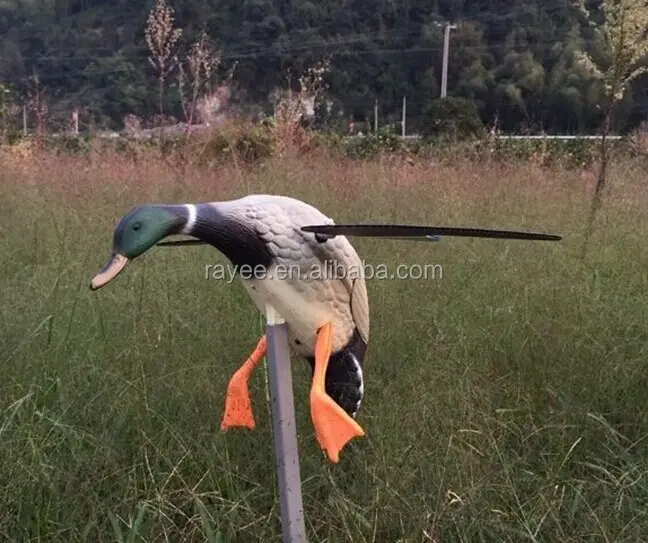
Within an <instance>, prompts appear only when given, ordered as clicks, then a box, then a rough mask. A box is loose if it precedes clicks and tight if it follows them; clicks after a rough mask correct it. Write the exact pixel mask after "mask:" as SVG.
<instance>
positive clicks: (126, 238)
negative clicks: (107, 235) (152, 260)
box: [90, 205, 187, 290]
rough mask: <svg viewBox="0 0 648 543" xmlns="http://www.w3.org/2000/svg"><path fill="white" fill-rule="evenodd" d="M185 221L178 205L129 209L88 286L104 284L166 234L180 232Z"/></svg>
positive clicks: (183, 209)
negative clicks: (99, 267) (106, 256)
mask: <svg viewBox="0 0 648 543" xmlns="http://www.w3.org/2000/svg"><path fill="white" fill-rule="evenodd" d="M186 222H187V211H186V208H185V206H182V205H146V206H141V207H136V208H135V209H133V210H132V211H131V212H130V213H128V214H127V215H125V216H124V217H122V218H121V219H120V220H119V222H118V223H117V226H116V227H115V233H114V236H113V249H112V255H111V257H110V259H109V260H108V262H107V263H106V265H105V266H104V267H103V269H102V270H101V271H100V272H99V273H98V274H97V275H96V276H95V277H94V279H93V280H92V283H91V284H90V288H91V289H92V290H96V289H98V288H100V287H102V286H104V285H106V284H108V283H109V282H110V281H112V280H113V279H114V278H115V277H117V275H119V273H120V272H121V271H122V270H123V269H124V267H125V266H126V264H128V262H129V261H130V260H132V259H134V258H137V257H138V256H140V255H141V254H142V253H144V252H146V251H147V250H148V249H150V248H151V247H153V245H155V244H156V243H158V242H159V241H160V240H162V239H163V238H165V237H166V236H169V235H172V234H176V233H178V232H180V230H181V229H182V228H183V226H184V225H185V224H186Z"/></svg>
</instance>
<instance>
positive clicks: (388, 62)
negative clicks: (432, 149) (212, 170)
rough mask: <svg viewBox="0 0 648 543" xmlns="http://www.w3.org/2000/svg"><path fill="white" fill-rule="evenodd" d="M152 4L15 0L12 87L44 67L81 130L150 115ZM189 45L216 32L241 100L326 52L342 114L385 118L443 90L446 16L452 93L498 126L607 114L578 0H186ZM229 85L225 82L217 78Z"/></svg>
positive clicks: (6, 35)
mask: <svg viewBox="0 0 648 543" xmlns="http://www.w3.org/2000/svg"><path fill="white" fill-rule="evenodd" d="M152 7H153V2H152V1H147V2H141V1H137V0H43V1H38V2H37V1H34V0H31V1H30V0H2V1H1V2H0V82H1V83H3V84H4V85H6V86H10V87H11V88H12V89H13V90H14V96H15V99H14V102H15V103H19V102H21V101H22V99H23V98H22V97H24V96H25V95H26V94H27V86H28V83H29V81H28V79H29V77H30V76H33V75H34V74H37V75H38V78H39V81H40V83H41V84H42V86H43V88H44V89H45V92H46V96H47V100H48V104H49V111H48V115H49V116H50V117H51V118H52V119H57V118H58V119H59V120H60V119H69V116H70V112H71V111H72V110H73V109H74V108H75V107H79V108H80V109H81V110H82V111H83V115H82V117H83V118H82V125H83V126H86V125H87V124H88V123H89V122H90V121H93V122H94V123H96V124H97V125H99V126H113V127H121V126H122V123H123V118H124V116H125V115H126V114H129V113H131V114H135V115H138V116H141V117H143V118H150V117H151V116H152V115H153V114H155V112H156V111H157V110H158V109H159V107H158V86H157V83H156V81H157V80H156V74H155V70H154V69H153V67H152V66H151V64H150V62H149V60H148V55H149V51H148V47H147V43H146V39H145V33H144V30H145V27H146V22H147V16H148V14H149V12H150V10H151V9H152ZM173 7H174V8H175V10H176V12H175V18H176V20H175V24H176V26H177V27H179V28H181V29H182V30H183V32H182V35H181V37H180V40H179V42H178V43H179V45H180V47H184V48H186V46H187V44H188V43H190V42H191V41H192V40H194V39H196V38H197V36H198V34H199V32H200V30H201V29H202V28H205V29H206V30H207V32H208V34H209V37H210V38H211V39H212V40H213V42H214V44H215V47H217V48H218V49H219V50H220V51H221V63H220V67H219V70H218V71H217V72H218V73H216V74H215V75H214V77H215V78H216V77H218V76H220V77H225V76H226V75H227V74H228V73H230V72H231V73H232V82H233V84H234V88H235V92H234V95H233V98H234V99H235V100H236V101H238V102H241V103H256V104H259V103H263V102H266V101H267V100H268V95H269V93H270V92H271V91H272V90H273V89H274V88H275V87H277V86H279V87H285V86H286V85H287V77H286V75H287V74H288V72H289V71H290V72H291V73H292V74H294V75H293V77H292V78H291V81H292V86H293V87H295V86H296V85H297V76H298V75H299V74H301V73H303V71H304V70H305V69H306V68H307V67H309V66H312V65H313V64H314V63H315V62H316V61H318V60H320V59H321V58H323V57H324V56H326V55H329V56H330V58H331V65H332V69H331V72H330V74H329V75H328V76H327V82H328V84H329V89H330V90H329V96H330V97H331V100H332V110H331V113H330V115H332V116H333V117H336V116H337V117H339V118H340V119H344V121H347V120H349V119H351V118H354V119H355V120H356V121H363V120H364V119H366V118H369V119H371V118H372V116H373V110H374V102H375V100H378V104H379V115H380V118H381V123H382V122H387V121H392V122H394V121H398V120H400V116H401V104H402V100H403V97H404V96H405V97H406V98H407V123H408V127H409V129H411V130H416V129H417V128H419V127H418V126H417V125H418V124H420V120H421V118H422V114H423V113H424V112H425V111H426V109H427V107H428V105H429V103H430V101H431V100H433V99H434V98H437V97H438V96H439V92H440V84H441V67H442V53H443V26H442V25H443V23H444V22H446V21H450V22H452V23H453V24H455V25H456V28H454V29H453V30H452V31H451V38H450V55H449V73H448V94H449V95H451V96H462V97H467V98H470V99H471V100H473V101H474V102H475V103H476V105H477V106H478V108H479V113H480V116H481V117H482V120H483V121H484V122H486V123H490V122H492V121H493V120H494V119H495V118H497V119H498V123H499V126H500V128H502V129H503V130H506V131H522V130H531V131H537V130H546V131H548V132H550V133H578V132H581V133H588V132H591V131H593V130H595V129H596V128H597V127H598V125H599V124H600V121H601V114H600V108H599V107H598V104H599V103H600V98H601V97H600V89H599V85H598V84H597V82H596V81H595V80H594V79H593V78H592V76H591V75H589V74H588V73H587V72H586V71H585V70H583V68H582V67H580V66H579V65H578V64H577V63H575V62H574V56H573V53H574V51H575V50H576V49H578V48H583V49H585V50H589V51H591V52H592V53H593V54H597V51H598V53H600V52H601V51H600V47H599V44H598V42H597V41H596V40H595V37H594V34H593V33H592V30H591V29H588V28H587V27H586V25H585V24H584V21H583V17H582V14H581V13H580V12H579V11H578V10H577V9H576V8H575V7H573V5H572V3H571V2H570V1H569V0H547V1H544V2H541V1H539V0H524V1H521V2H520V1H518V2H514V1H512V0H503V1H499V2H494V1H493V0H472V1H471V0H465V1H452V2H451V1H448V0H445V1H444V0H428V1H427V2H414V1H412V0H391V1H388V0H379V1H378V2H376V0H344V1H338V2H333V1H331V0H321V1H319V2H316V1H312V2H311V1H307V0H294V1H288V0H243V1H241V0H220V1H218V2H207V1H206V0H186V1H184V2H182V3H180V2H175V4H173ZM215 80H216V79H215ZM176 83H177V74H170V75H169V81H168V84H169V86H170V91H169V92H168V93H166V94H165V102H164V105H163V108H164V111H165V112H166V113H171V114H173V115H174V116H176V117H177V118H182V108H181V106H180V101H179V99H178V93H177V89H175V85H176ZM645 88H646V79H645V77H644V78H643V79H641V78H639V79H637V80H636V81H635V82H634V88H633V92H632V93H629V94H628V95H627V97H626V99H625V100H624V102H623V104H622V105H621V107H620V109H619V114H618V116H617V122H616V129H617V130H628V129H630V128H632V127H633V126H636V125H637V124H638V123H639V122H641V121H642V120H643V119H645V118H646V111H647V110H648V98H647V96H646V93H645Z"/></svg>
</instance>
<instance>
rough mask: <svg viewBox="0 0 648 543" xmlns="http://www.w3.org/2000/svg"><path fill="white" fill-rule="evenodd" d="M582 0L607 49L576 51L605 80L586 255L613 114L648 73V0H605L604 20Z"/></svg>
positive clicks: (599, 200) (599, 197) (604, 171)
mask: <svg viewBox="0 0 648 543" xmlns="http://www.w3.org/2000/svg"><path fill="white" fill-rule="evenodd" d="M580 2H581V4H580V6H581V9H582V12H583V14H584V15H585V17H586V20H587V21H588V23H589V24H590V26H592V27H593V28H594V30H595V34H596V36H597V38H598V40H599V41H600V43H601V44H602V45H603V46H604V51H605V52H606V54H604V55H601V58H597V59H596V60H595V59H594V58H593V56H591V55H590V54H588V53H587V52H586V51H584V50H580V51H578V53H577V59H578V62H580V64H581V65H582V66H583V67H584V68H585V69H586V70H587V71H588V72H589V73H590V74H591V75H592V76H594V77H596V78H597V79H598V80H600V81H601V82H602V84H603V100H602V101H603V104H602V107H603V127H602V130H601V135H602V137H601V146H600V160H601V164H600V168H599V175H598V179H597V181H596V189H595V191H594V196H593V197H592V205H591V208H590V214H589V219H588V223H587V227H586V231H585V243H584V245H583V256H585V253H586V250H587V243H588V240H589V237H590V236H591V233H592V230H593V227H594V219H595V216H596V212H597V211H598V209H599V208H600V206H601V203H602V197H603V191H604V189H605V185H606V177H607V176H606V174H607V166H608V161H609V154H610V153H609V144H608V140H607V137H608V136H609V134H610V127H611V120H612V116H613V114H614V111H615V108H616V107H617V105H618V104H619V103H620V102H621V100H622V99H623V97H624V95H625V93H626V92H627V91H628V89H629V88H630V84H631V83H632V81H633V80H634V79H636V78H637V77H639V76H640V75H642V74H644V73H648V66H646V65H645V60H646V57H647V56H648V0H603V2H602V4H601V8H602V12H603V13H602V15H603V21H602V22H601V23H596V22H595V21H594V19H593V18H592V15H591V13H590V12H589V11H588V10H587V8H586V7H585V4H584V0H580Z"/></svg>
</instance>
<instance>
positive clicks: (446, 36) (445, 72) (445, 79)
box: [441, 23, 457, 98]
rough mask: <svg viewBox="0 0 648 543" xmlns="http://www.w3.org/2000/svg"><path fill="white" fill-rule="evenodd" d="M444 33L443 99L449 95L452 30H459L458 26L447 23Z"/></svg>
mask: <svg viewBox="0 0 648 543" xmlns="http://www.w3.org/2000/svg"><path fill="white" fill-rule="evenodd" d="M444 26H445V28H444V31H443V71H442V72H441V98H445V97H446V94H447V93H448V53H449V51H450V30H451V29H453V28H457V26H456V25H451V24H450V23H446V24H445V25H444Z"/></svg>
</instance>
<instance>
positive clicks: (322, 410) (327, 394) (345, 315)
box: [90, 194, 561, 462]
mask: <svg viewBox="0 0 648 543" xmlns="http://www.w3.org/2000/svg"><path fill="white" fill-rule="evenodd" d="M177 234H184V235H188V236H191V237H193V238H195V239H193V240H183V241H178V242H173V241H169V242H162V240H163V239H164V238H166V237H168V236H172V235H177ZM347 235H349V236H371V237H384V238H395V239H417V238H418V239H424V240H428V241H438V240H439V236H443V235H448V236H469V237H488V238H501V239H502V238H503V239H526V240H532V239H535V240H559V239H561V238H560V237H559V236H555V235H551V234H538V233H530V232H511V231H502V230H484V229H475V228H454V227H429V226H413V225H335V224H334V222H333V220H332V219H330V218H329V217H327V216H325V215H324V214H323V213H322V212H320V211H319V210H318V209H316V208H315V207H313V206H311V205H309V204H307V203H305V202H302V201H300V200H296V199H294V198H290V197H286V196H278V195H265V194H263V195H250V196H246V197H244V198H240V199H237V200H229V201H223V202H210V203H200V204H174V205H164V204H155V205H145V206H140V207H136V208H135V209H133V210H132V211H131V212H129V213H128V214H127V215H125V216H124V217H123V218H121V219H120V220H119V222H118V223H117V225H116V227H115V232H114V237H113V250H112V255H111V257H110V259H109V260H108V262H107V264H106V265H105V266H104V268H103V269H102V270H101V271H100V272H99V273H98V274H97V275H96V276H95V277H94V279H93V280H92V283H91V285H90V286H91V288H92V289H93V290H96V289H98V288H100V287H102V286H104V285H106V284H107V283H109V282H110V281H112V280H113V279H114V278H115V277H117V275H118V274H119V273H120V272H121V271H122V270H123V269H124V267H125V266H126V265H127V263H128V262H129V261H130V260H133V259H134V258H137V257H138V256H140V255H141V254H142V253H144V252H145V251H147V250H148V249H150V248H151V247H153V246H154V245H156V244H159V245H175V244H180V245H184V244H188V243H206V244H209V245H212V246H213V247H215V248H216V249H218V250H219V251H220V252H221V253H223V254H224V255H225V257H227V258H228V259H229V261H230V262H231V263H232V264H233V266H234V267H235V270H237V271H239V272H240V271H241V270H242V269H243V268H244V267H246V269H247V270H255V274H254V275H253V276H251V277H250V276H247V277H243V276H241V275H240V273H239V274H238V275H239V278H240V279H241V281H242V283H243V286H244V287H245V289H246V291H247V292H248V294H249V295H250V298H251V299H252V300H253V302H254V303H255V305H256V306H257V308H258V309H259V310H260V311H261V312H262V313H264V314H265V311H266V307H267V305H271V306H273V307H274V308H275V309H276V310H277V311H278V312H279V314H280V315H281V316H282V317H283V318H284V319H285V321H286V325H287V328H288V338H289V342H290V344H291V347H292V348H293V350H294V351H295V352H296V353H297V354H299V355H301V356H302V357H304V358H306V360H307V361H308V363H309V364H310V367H311V371H312V385H311V392H310V408H311V418H312V421H313V426H314V428H315V435H316V438H317V441H318V443H319V445H320V447H321V448H322V449H324V450H325V451H326V453H327V455H328V457H329V459H330V460H332V461H333V462H338V461H339V453H340V451H341V450H342V448H343V447H344V446H345V445H346V443H347V442H348V441H350V440H351V439H353V438H354V437H361V436H363V435H364V431H363V429H362V428H361V427H360V425H359V424H358V423H357V422H356V420H355V417H356V414H357V412H358V409H359V407H360V404H361V402H362V399H363V395H364V376H363V368H364V360H365V355H366V351H367V345H368V341H369V303H368V299H367V289H366V284H365V280H364V275H363V273H362V272H363V271H364V270H363V268H362V261H361V260H360V258H359V256H358V254H357V253H356V251H355V249H354V248H353V246H352V245H351V243H350V242H349V241H348V239H347V238H346V236H347ZM340 267H342V270H341V272H342V273H331V270H338V269H339V268H340ZM279 270H282V271H281V273H278V272H279ZM289 270H299V272H300V273H294V274H291V273H289ZM350 270H351V271H350ZM353 270H355V271H353ZM309 273H310V274H311V276H310V277H309V276H308V274H309ZM266 350H267V342H266V337H265V336H262V337H261V338H260V339H259V341H258V343H257V346H256V348H255V349H254V351H253V352H252V354H251V355H250V356H249V357H248V359H247V360H246V361H245V362H244V363H243V365H242V366H241V367H240V368H239V369H238V371H236V372H235V373H234V375H233V376H232V378H231V379H230V382H229V385H228V388H227V394H226V399H225V412H224V415H223V419H222V423H221V429H222V430H227V429H229V428H233V427H248V428H250V429H254V427H255V421H254V415H253V412H252V407H251V402H250V396H249V391H248V382H249V379H250V377H251V375H252V372H253V371H254V369H255V367H256V366H257V365H258V364H259V362H260V361H261V360H262V358H263V356H264V355H265V353H266Z"/></svg>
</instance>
